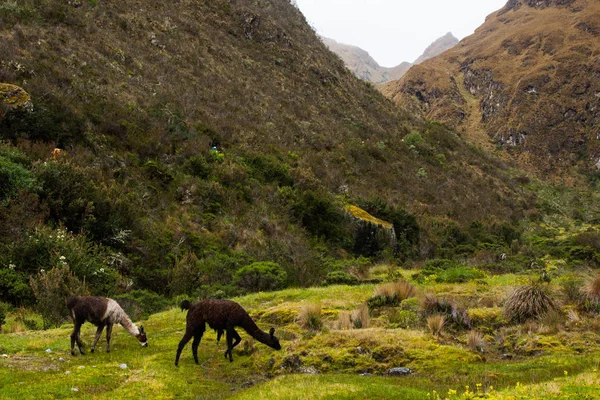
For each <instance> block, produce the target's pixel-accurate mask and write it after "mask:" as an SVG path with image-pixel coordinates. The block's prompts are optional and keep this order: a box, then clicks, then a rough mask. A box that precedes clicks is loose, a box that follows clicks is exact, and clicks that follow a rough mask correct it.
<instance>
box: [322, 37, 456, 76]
mask: <svg viewBox="0 0 600 400" xmlns="http://www.w3.org/2000/svg"><path fill="white" fill-rule="evenodd" d="M321 40H323V43H325V45H326V46H327V47H329V50H331V51H333V52H334V53H336V54H337V55H338V56H339V57H340V58H341V59H342V61H344V64H345V65H346V67H347V68H348V69H349V70H350V71H352V72H353V73H354V75H356V76H357V77H359V78H360V79H362V80H364V81H368V82H372V83H385V82H389V81H394V80H397V79H400V78H402V76H403V75H404V74H405V73H406V72H407V71H408V70H409V69H410V67H412V66H413V65H414V64H420V63H422V62H423V61H425V60H428V59H430V58H432V57H435V56H437V55H438V54H440V53H443V52H444V51H446V50H448V49H450V48H452V47H454V46H456V44H457V43H458V39H457V38H456V37H454V35H453V34H452V32H448V33H446V34H445V35H444V36H442V37H440V38H438V39H437V40H435V41H434V42H433V43H432V44H430V45H429V46H428V47H427V48H426V49H425V51H424V52H423V54H422V55H421V56H420V57H419V58H417V60H416V61H415V62H414V63H410V62H407V61H404V62H402V63H400V64H399V65H397V66H395V67H391V68H387V67H382V66H380V65H379V64H378V63H377V61H375V60H374V59H373V57H371V55H370V54H369V53H368V52H367V51H366V50H363V49H361V48H360V47H357V46H353V45H349V44H344V43H340V42H338V41H336V40H334V39H330V38H326V37H323V36H321Z"/></svg>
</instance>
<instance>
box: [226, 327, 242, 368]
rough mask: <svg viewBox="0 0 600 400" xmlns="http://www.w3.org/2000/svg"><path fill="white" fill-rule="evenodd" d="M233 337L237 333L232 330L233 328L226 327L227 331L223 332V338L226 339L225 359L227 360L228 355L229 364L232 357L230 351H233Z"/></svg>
mask: <svg viewBox="0 0 600 400" xmlns="http://www.w3.org/2000/svg"><path fill="white" fill-rule="evenodd" d="M235 335H237V332H236V331H235V329H233V326H232V325H227V331H226V332H225V338H226V339H227V350H225V357H226V358H227V355H229V361H230V362H233V356H232V355H231V351H232V350H233V338H234V337H235ZM238 337H239V335H238ZM236 344H237V343H236Z"/></svg>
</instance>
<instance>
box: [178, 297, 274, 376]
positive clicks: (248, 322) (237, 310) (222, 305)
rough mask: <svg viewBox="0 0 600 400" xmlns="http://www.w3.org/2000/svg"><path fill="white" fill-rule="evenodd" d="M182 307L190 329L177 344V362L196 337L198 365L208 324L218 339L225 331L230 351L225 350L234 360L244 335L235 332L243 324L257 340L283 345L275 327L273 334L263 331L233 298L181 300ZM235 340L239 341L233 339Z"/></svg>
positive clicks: (193, 343)
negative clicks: (192, 301) (276, 334)
mask: <svg viewBox="0 0 600 400" xmlns="http://www.w3.org/2000/svg"><path fill="white" fill-rule="evenodd" d="M181 309H182V310H188V313H187V318H186V330H185V334H184V335H183V338H182V339H181V341H180V342H179V346H178V347H177V356H176V357H175V365H176V366H177V365H178V364H179V356H181V351H182V350H183V348H184V347H185V345H186V344H187V342H189V341H190V339H191V338H192V337H193V338H194V341H193V342H192V354H193V356H194V361H195V362H196V364H198V346H199V345H200V340H201V339H202V335H203V334H204V331H205V330H206V324H208V326H210V327H211V328H212V329H214V330H215V331H217V340H218V339H220V337H221V335H222V334H223V331H225V337H226V339H227V350H225V358H227V357H229V361H233V357H232V354H231V353H232V350H233V348H234V347H235V346H237V345H238V344H239V343H240V341H241V340H242V338H241V337H240V335H239V334H238V333H237V332H236V331H235V329H234V328H235V327H236V326H241V327H242V328H244V330H245V331H246V332H248V334H249V335H250V336H252V337H253V338H254V339H256V340H258V341H259V342H261V343H264V344H266V345H267V346H269V347H271V348H273V349H275V350H280V349H281V345H280V344H279V339H277V337H275V336H274V335H273V334H274V333H275V329H274V328H271V330H270V331H269V333H266V332H263V331H262V330H260V328H259V327H258V326H256V324H255V323H254V321H253V320H252V318H251V317H250V315H248V313H247V312H246V310H244V309H243V308H242V306H240V305H239V304H238V303H236V302H233V301H230V300H212V299H208V300H202V301H199V302H197V303H194V304H190V302H189V301H188V300H184V301H182V302H181ZM233 339H235V342H234V341H233Z"/></svg>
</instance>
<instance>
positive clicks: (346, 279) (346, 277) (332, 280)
mask: <svg viewBox="0 0 600 400" xmlns="http://www.w3.org/2000/svg"><path fill="white" fill-rule="evenodd" d="M358 283H359V282H358V278H357V277H355V276H354V275H350V274H349V273H347V272H344V271H333V272H330V273H328V274H327V277H326V278H325V284H326V285H358Z"/></svg>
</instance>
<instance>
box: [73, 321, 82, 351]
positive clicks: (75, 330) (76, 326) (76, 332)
mask: <svg viewBox="0 0 600 400" xmlns="http://www.w3.org/2000/svg"><path fill="white" fill-rule="evenodd" d="M73 325H74V326H73V333H71V355H72V356H74V355H75V343H77V347H79V352H80V353H81V354H84V353H83V351H82V347H83V346H82V345H81V339H79V331H80V330H81V325H83V323H82V322H79V321H77V320H76V319H74V320H73Z"/></svg>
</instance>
